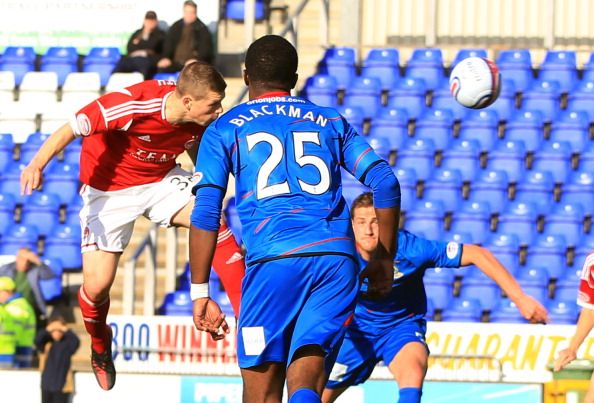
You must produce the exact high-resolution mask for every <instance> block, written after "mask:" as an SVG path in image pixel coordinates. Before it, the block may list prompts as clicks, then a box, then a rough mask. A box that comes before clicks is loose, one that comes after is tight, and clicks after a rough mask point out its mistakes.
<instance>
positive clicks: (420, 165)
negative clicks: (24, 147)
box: [396, 139, 435, 180]
mask: <svg viewBox="0 0 594 403" xmlns="http://www.w3.org/2000/svg"><path fill="white" fill-rule="evenodd" d="M434 157H435V145H434V144H433V141H432V140H430V139H409V140H408V141H407V142H406V143H405V144H404V148H403V149H401V150H399V151H398V158H397V160H396V166H397V167H398V168H411V169H412V170H414V171H415V173H416V174H417V179H418V180H427V179H428V178H429V177H430V176H431V172H432V171H433V169H434V166H435V164H434V161H433V159H434Z"/></svg>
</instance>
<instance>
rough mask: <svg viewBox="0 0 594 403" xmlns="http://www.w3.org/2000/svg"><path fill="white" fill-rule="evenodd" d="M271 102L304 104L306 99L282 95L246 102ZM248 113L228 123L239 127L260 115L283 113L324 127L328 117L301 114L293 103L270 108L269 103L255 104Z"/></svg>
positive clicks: (299, 109) (309, 112)
mask: <svg viewBox="0 0 594 403" xmlns="http://www.w3.org/2000/svg"><path fill="white" fill-rule="evenodd" d="M272 102H287V103H289V102H299V103H302V104H306V101H304V100H303V99H299V98H283V97H272V98H265V99H255V100H253V101H250V102H248V103H247V105H251V104H258V103H272ZM248 112H249V115H248V116H246V115H245V114H239V115H237V117H235V118H233V119H229V123H233V124H234V125H235V126H237V127H241V126H243V125H244V123H246V122H249V121H252V120H254V119H256V118H259V117H260V116H265V115H268V116H271V115H284V116H289V117H293V118H297V119H304V120H310V121H312V122H314V123H315V124H317V125H319V126H322V127H326V124H327V123H328V118H327V117H325V116H323V115H321V114H317V115H316V114H314V112H313V111H308V112H306V113H305V114H303V112H302V110H301V108H299V107H297V106H295V105H278V104H277V105H273V107H272V108H271V107H270V105H262V106H257V107H255V108H252V109H250V110H249V111H248Z"/></svg>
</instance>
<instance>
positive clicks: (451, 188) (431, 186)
mask: <svg viewBox="0 0 594 403" xmlns="http://www.w3.org/2000/svg"><path fill="white" fill-rule="evenodd" d="M423 200H430V201H440V202H441V203H442V204H443V207H444V208H445V210H446V211H455V210H457V209H458V207H459V206H460V205H461V204H462V175H461V174H460V171H458V170H457V169H454V170H450V169H438V170H435V171H433V174H432V176H431V177H430V178H429V179H428V180H427V182H426V183H425V186H424V191H423Z"/></svg>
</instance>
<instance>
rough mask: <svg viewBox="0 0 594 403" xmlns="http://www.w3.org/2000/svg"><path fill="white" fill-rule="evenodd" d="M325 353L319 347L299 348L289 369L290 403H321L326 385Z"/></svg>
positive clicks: (288, 387)
mask: <svg viewBox="0 0 594 403" xmlns="http://www.w3.org/2000/svg"><path fill="white" fill-rule="evenodd" d="M324 356H325V354H324V352H323V351H322V348H321V347H320V346H319V345H313V344H312V345H307V346H303V347H301V348H299V349H298V350H297V351H296V352H295V355H294V359H293V361H292V362H291V364H290V365H289V367H288V369H287V389H288V392H289V403H320V402H321V401H322V399H321V397H320V396H321V393H322V390H323V389H324V385H325V384H326V380H327V378H328V377H327V375H326V372H325V370H324Z"/></svg>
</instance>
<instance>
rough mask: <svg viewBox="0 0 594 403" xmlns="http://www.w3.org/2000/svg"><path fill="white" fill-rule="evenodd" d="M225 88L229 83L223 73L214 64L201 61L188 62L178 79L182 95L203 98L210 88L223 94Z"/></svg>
mask: <svg viewBox="0 0 594 403" xmlns="http://www.w3.org/2000/svg"><path fill="white" fill-rule="evenodd" d="M225 88H227V83H226V82H225V79H224V78H223V76H222V75H221V73H219V71H218V70H217V69H216V68H215V67H214V66H213V65H211V64H208V63H206V62H201V61H196V62H192V63H189V64H187V65H186V66H185V67H184V68H183V70H182V71H181V73H180V75H179V78H178V79H177V91H178V93H179V95H180V96H183V95H191V96H192V97H194V98H202V97H203V96H205V95H206V93H207V92H208V91H209V90H210V91H214V92H217V93H219V94H222V93H223V92H225Z"/></svg>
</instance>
